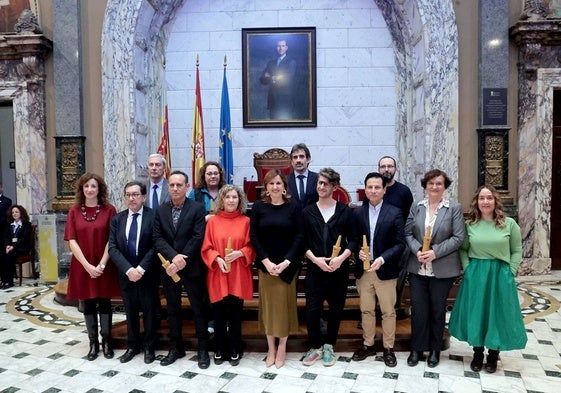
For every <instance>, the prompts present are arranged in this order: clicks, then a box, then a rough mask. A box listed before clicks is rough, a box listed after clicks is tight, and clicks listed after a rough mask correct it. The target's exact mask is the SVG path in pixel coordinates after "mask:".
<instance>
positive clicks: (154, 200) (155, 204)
mask: <svg viewBox="0 0 561 393" xmlns="http://www.w3.org/2000/svg"><path fill="white" fill-rule="evenodd" d="M152 188H153V189H154V192H153V193H152V209H157V208H158V206H159V205H160V204H159V203H158V185H157V184H154V187H152Z"/></svg>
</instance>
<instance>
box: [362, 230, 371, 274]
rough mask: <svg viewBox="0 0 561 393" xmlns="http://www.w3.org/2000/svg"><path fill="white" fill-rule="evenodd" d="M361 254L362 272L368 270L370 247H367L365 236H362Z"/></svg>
mask: <svg viewBox="0 0 561 393" xmlns="http://www.w3.org/2000/svg"><path fill="white" fill-rule="evenodd" d="M361 250H362V252H363V253H364V255H365V256H364V259H363V260H362V267H363V268H364V271H366V270H368V269H370V247H368V241H367V240H366V235H362V248H361Z"/></svg>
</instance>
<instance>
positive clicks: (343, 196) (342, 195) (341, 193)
mask: <svg viewBox="0 0 561 393" xmlns="http://www.w3.org/2000/svg"><path fill="white" fill-rule="evenodd" d="M333 199H335V200H336V201H339V202H341V203H345V204H347V205H348V204H349V203H351V202H352V198H351V194H349V192H348V191H347V190H346V189H345V187H343V186H337V187H335V189H334V190H333Z"/></svg>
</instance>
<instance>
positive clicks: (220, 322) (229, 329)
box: [212, 295, 243, 356]
mask: <svg viewBox="0 0 561 393" xmlns="http://www.w3.org/2000/svg"><path fill="white" fill-rule="evenodd" d="M212 309H213V312H214V342H215V343H216V351H220V352H222V354H223V355H226V356H229V355H230V354H232V353H234V352H236V353H238V354H241V352H242V311H243V299H240V298H239V297H236V296H232V295H228V296H226V297H225V298H224V299H222V300H220V301H218V302H216V303H212Z"/></svg>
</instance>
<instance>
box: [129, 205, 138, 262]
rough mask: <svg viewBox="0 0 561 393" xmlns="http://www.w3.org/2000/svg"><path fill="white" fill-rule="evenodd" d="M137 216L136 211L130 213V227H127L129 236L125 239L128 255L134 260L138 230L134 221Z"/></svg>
mask: <svg viewBox="0 0 561 393" xmlns="http://www.w3.org/2000/svg"><path fill="white" fill-rule="evenodd" d="M137 218H138V213H134V214H133V215H132V222H131V227H130V229H129V238H128V240H127V248H128V251H129V256H130V258H131V259H132V260H133V261H136V235H137V234H136V233H137V232H138V223H137V221H136V219H137Z"/></svg>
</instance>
